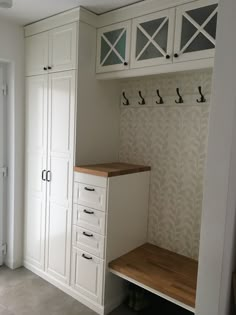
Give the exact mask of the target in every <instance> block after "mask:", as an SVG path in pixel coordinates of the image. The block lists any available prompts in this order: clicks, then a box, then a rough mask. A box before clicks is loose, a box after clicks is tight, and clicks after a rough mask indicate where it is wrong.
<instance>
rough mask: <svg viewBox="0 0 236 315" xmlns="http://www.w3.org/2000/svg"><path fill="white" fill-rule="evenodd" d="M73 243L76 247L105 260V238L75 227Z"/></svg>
mask: <svg viewBox="0 0 236 315" xmlns="http://www.w3.org/2000/svg"><path fill="white" fill-rule="evenodd" d="M72 243H73V246H75V247H78V248H80V249H82V250H85V251H86V252H88V253H90V254H93V255H95V256H97V257H100V258H104V244H105V238H104V236H101V235H99V234H96V233H94V232H91V231H89V230H86V229H83V228H80V227H77V226H75V225H74V226H73V237H72Z"/></svg>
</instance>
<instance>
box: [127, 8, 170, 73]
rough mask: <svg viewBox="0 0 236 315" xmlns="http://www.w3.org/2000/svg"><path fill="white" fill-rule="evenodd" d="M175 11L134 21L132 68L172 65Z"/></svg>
mask: <svg viewBox="0 0 236 315" xmlns="http://www.w3.org/2000/svg"><path fill="white" fill-rule="evenodd" d="M174 18H175V9H170V10H164V11H161V12H156V13H153V14H149V15H145V16H142V17H139V18H136V19H134V20H133V23H132V49H131V68H139V67H147V66H153V65H161V64H168V63H172V51H173V41H174Z"/></svg>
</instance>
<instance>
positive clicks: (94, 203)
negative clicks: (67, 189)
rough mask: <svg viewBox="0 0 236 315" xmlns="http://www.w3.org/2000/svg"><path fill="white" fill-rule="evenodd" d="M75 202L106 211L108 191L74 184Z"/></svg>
mask: <svg viewBox="0 0 236 315" xmlns="http://www.w3.org/2000/svg"><path fill="white" fill-rule="evenodd" d="M74 202H75V203H77V204H80V205H83V206H87V207H89V208H93V209H98V210H101V211H105V210H106V189H105V188H101V187H98V186H93V185H87V184H82V183H75V184H74Z"/></svg>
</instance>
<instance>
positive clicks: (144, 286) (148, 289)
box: [109, 268, 195, 313]
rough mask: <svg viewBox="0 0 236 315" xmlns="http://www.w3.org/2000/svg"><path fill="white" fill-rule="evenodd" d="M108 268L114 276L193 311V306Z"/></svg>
mask: <svg viewBox="0 0 236 315" xmlns="http://www.w3.org/2000/svg"><path fill="white" fill-rule="evenodd" d="M109 270H110V272H111V273H113V274H114V275H116V276H118V277H120V278H122V279H124V280H127V281H129V282H131V283H133V284H135V285H137V286H139V287H141V288H143V289H145V290H147V291H149V292H151V293H153V294H156V295H158V296H160V297H161V298H163V299H165V300H167V301H169V302H171V303H173V304H176V305H178V306H180V307H182V308H184V309H186V310H188V311H190V312H192V313H195V308H193V307H191V306H188V305H186V304H184V303H181V302H179V301H177V300H176V299H173V298H171V297H169V296H168V295H166V294H164V293H161V292H160V291H157V290H155V289H152V288H150V287H148V286H146V285H144V284H143V283H141V282H138V281H136V280H134V279H132V278H130V277H127V276H125V275H123V274H122V273H120V272H118V271H114V270H113V269H111V268H109Z"/></svg>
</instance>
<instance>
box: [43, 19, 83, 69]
mask: <svg viewBox="0 0 236 315" xmlns="http://www.w3.org/2000/svg"><path fill="white" fill-rule="evenodd" d="M76 35H77V23H76V22H75V23H72V24H68V25H64V26H61V27H57V28H55V29H53V30H52V31H50V32H49V72H56V71H65V70H72V69H76V45H77V36H76Z"/></svg>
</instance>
